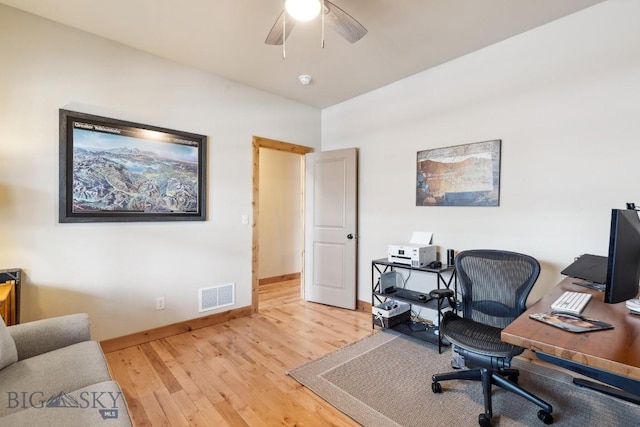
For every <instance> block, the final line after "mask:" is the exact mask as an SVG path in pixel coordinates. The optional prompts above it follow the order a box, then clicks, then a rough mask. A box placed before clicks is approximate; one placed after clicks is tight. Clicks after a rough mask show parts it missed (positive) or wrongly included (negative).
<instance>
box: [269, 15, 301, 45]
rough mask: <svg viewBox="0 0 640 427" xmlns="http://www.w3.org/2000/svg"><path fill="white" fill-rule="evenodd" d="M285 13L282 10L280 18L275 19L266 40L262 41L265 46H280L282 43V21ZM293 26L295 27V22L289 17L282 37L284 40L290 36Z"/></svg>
mask: <svg viewBox="0 0 640 427" xmlns="http://www.w3.org/2000/svg"><path fill="white" fill-rule="evenodd" d="M285 13H287V12H285V11H284V10H283V11H282V13H281V14H280V16H278V19H276V22H275V24H273V27H271V31H269V34H268V35H267V39H266V40H265V41H264V42H265V43H266V44H272V45H281V44H282V42H283V41H284V40H283V39H282V21H283V20H284V15H285ZM294 25H296V20H295V19H292V18H291V16H289V17H288V19H287V22H286V27H287V34H286V35H285V36H284V38H285V39H286V38H287V37H289V34H291V30H293V26H294Z"/></svg>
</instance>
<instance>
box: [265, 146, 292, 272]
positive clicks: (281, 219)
mask: <svg viewBox="0 0 640 427" xmlns="http://www.w3.org/2000/svg"><path fill="white" fill-rule="evenodd" d="M301 163H302V156H301V155H299V154H295V153H289V152H286V151H278V150H272V149H268V148H261V149H260V200H259V204H260V206H259V210H260V221H259V226H260V231H259V233H258V236H259V239H260V241H259V244H258V245H259V254H258V257H259V258H258V259H259V260H260V263H259V269H260V271H259V272H258V278H259V279H265V278H271V277H276V276H282V275H285V274H291V273H299V272H300V271H301V260H302V245H301V242H302V230H301V223H302V215H301V212H302V211H301V209H302V199H301V197H302V190H301V186H302V182H301V181H302V173H301V171H302V169H301V167H302V165H301Z"/></svg>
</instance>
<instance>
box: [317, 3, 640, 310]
mask: <svg viewBox="0 0 640 427" xmlns="http://www.w3.org/2000/svg"><path fill="white" fill-rule="evenodd" d="M638 17H640V2H638V1H635V0H610V1H608V2H605V3H602V4H598V5H596V6H593V7H591V8H589V9H586V10H584V11H582V12H578V13H576V14H574V15H571V16H568V17H566V18H563V19H560V20H558V21H555V22H552V23H550V24H548V25H545V26H543V27H540V28H537V29H534V30H532V31H529V32H527V33H524V34H522V35H519V36H516V37H513V38H512V39H509V40H506V41H504V42H501V43H499V44H496V45H493V46H490V47H488V48H485V49H483V50H481V51H478V52H475V53H472V54H470V55H467V56H465V57H462V58H460V59H457V60H455V61H451V62H449V63H446V64H444V65H442V66H440V67H437V68H435V69H432V70H428V71H425V72H422V73H420V74H417V75H415V76H412V77H410V78H407V79H404V80H402V81H399V82H396V83H394V84H392V85H389V86H387V87H384V88H382V89H379V90H376V91H374V92H370V93H368V94H365V95H362V96H360V97H358V98H355V99H352V100H350V101H347V102H344V103H342V104H339V105H336V106H334V107H331V108H327V109H325V110H323V111H322V149H323V150H329V149H338V148H344V147H359V153H360V155H359V162H360V170H359V191H360V193H359V221H360V222H359V232H358V235H359V236H360V240H359V290H358V298H359V299H361V300H364V301H369V300H370V298H371V297H370V286H371V283H370V281H371V267H370V260H371V259H374V258H382V257H385V256H386V250H387V244H388V243H398V242H402V241H407V240H408V239H409V238H410V236H411V232H412V231H417V230H424V231H433V232H434V243H435V244H436V245H438V246H440V250H441V251H442V252H443V253H444V252H445V251H446V249H448V248H454V249H456V250H457V251H460V250H463V249H471V248H501V249H508V250H514V251H521V252H525V253H528V254H530V255H533V256H534V257H536V258H538V259H539V261H540V262H541V264H542V269H543V272H542V275H541V277H540V279H539V280H538V284H537V285H536V288H535V289H534V292H533V293H532V295H531V298H532V299H533V298H537V297H538V296H540V295H541V293H543V292H544V291H545V290H546V289H547V288H548V287H550V286H553V285H555V284H556V283H557V282H558V281H559V280H560V279H561V278H562V276H561V275H560V274H559V272H560V270H562V269H563V268H564V267H565V266H567V265H569V264H570V263H571V262H572V260H573V258H574V257H575V256H577V255H579V254H582V253H593V254H599V255H605V256H606V254H607V245H608V233H609V225H610V224H609V222H610V211H611V209H612V208H624V207H625V202H627V201H634V202H638V201H640V194H639V193H640V191H639V189H638V182H639V180H640V167H639V166H638V164H639V161H640V78H639V76H640V48H639V46H640V25H638ZM490 139H501V140H502V167H501V189H500V190H501V193H500V206H499V207H416V206H415V178H416V153H417V152H418V151H421V150H425V149H431V148H438V147H447V146H453V145H460V144H466V143H473V142H479V141H485V140H490Z"/></svg>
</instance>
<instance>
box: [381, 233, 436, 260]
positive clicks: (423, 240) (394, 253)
mask: <svg viewBox="0 0 640 427" xmlns="http://www.w3.org/2000/svg"><path fill="white" fill-rule="evenodd" d="M431 236H432V233H430V232H421V231H415V232H414V233H413V235H412V237H411V242H410V243H406V244H396V245H389V252H388V257H387V260H388V261H389V262H393V263H396V264H403V265H409V266H411V267H426V266H427V264H429V263H430V262H431V261H435V260H436V259H437V255H436V247H435V245H431V244H430V243H431Z"/></svg>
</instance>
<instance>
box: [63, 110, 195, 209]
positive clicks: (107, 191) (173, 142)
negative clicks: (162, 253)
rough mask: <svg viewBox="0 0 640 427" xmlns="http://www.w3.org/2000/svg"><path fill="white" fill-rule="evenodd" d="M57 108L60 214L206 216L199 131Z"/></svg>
mask: <svg viewBox="0 0 640 427" xmlns="http://www.w3.org/2000/svg"><path fill="white" fill-rule="evenodd" d="M59 116H60V177H59V180H60V183H59V185H60V208H59V221H60V222H113V221H204V220H206V209H205V207H206V199H205V190H206V142H207V138H206V136H204V135H198V134H194V133H188V132H181V131H176V130H170V129H164V128H160V127H155V126H149V125H143V124H139V123H131V122H126V121H122V120H116V119H110V118H107V117H100V116H94V115H90V114H84V113H78V112H74V111H68V110H62V109H61V110H60V113H59Z"/></svg>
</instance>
